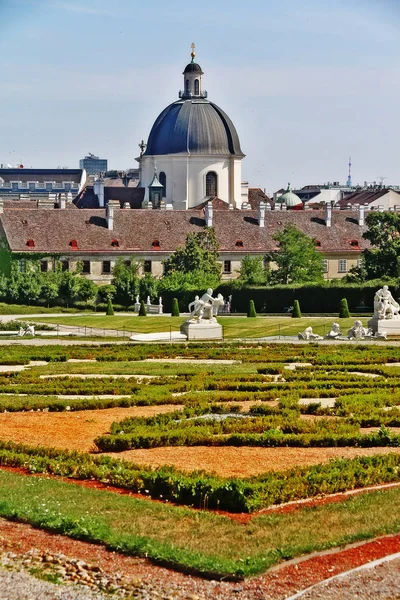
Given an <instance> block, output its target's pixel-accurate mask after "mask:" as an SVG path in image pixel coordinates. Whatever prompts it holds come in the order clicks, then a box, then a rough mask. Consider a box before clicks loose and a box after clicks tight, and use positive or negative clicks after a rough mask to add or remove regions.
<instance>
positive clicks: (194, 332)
mask: <svg viewBox="0 0 400 600" xmlns="http://www.w3.org/2000/svg"><path fill="white" fill-rule="evenodd" d="M181 333H183V334H185V335H186V337H187V339H188V341H191V340H222V325H220V324H219V323H217V322H213V321H200V322H194V323H193V322H190V321H185V323H182V325H181Z"/></svg>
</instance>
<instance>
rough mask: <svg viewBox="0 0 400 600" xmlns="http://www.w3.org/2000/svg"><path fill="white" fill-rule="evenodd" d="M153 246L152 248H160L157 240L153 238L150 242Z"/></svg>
mask: <svg viewBox="0 0 400 600" xmlns="http://www.w3.org/2000/svg"><path fill="white" fill-rule="evenodd" d="M151 245H152V246H153V250H159V249H160V242H159V240H153V242H152V244H151Z"/></svg>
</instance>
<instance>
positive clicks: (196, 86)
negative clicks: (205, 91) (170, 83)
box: [194, 79, 200, 96]
mask: <svg viewBox="0 0 400 600" xmlns="http://www.w3.org/2000/svg"><path fill="white" fill-rule="evenodd" d="M199 94H200V83H199V80H198V79H195V80H194V95H195V96H198V95H199Z"/></svg>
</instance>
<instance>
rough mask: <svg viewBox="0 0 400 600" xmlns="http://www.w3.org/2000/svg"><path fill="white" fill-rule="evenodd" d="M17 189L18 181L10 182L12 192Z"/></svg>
mask: <svg viewBox="0 0 400 600" xmlns="http://www.w3.org/2000/svg"><path fill="white" fill-rule="evenodd" d="M18 188H19V183H18V181H12V182H11V189H12V190H17V189H18Z"/></svg>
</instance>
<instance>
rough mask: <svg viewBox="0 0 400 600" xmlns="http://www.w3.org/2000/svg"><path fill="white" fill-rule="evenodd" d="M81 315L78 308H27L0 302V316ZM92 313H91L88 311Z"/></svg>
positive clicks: (21, 305)
mask: <svg viewBox="0 0 400 600" xmlns="http://www.w3.org/2000/svg"><path fill="white" fill-rule="evenodd" d="M60 312H61V313H81V312H82V310H81V309H78V308H66V307H63V306H52V307H50V308H47V307H46V306H28V305H26V304H6V303H5V302H0V316H1V315H38V314H41V313H60ZM90 312H93V311H90Z"/></svg>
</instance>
